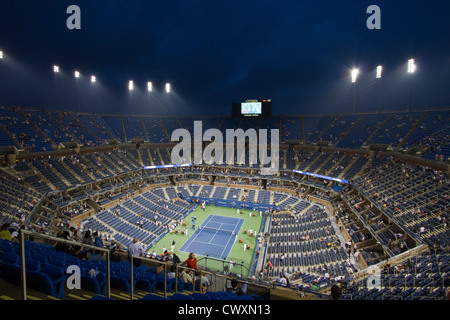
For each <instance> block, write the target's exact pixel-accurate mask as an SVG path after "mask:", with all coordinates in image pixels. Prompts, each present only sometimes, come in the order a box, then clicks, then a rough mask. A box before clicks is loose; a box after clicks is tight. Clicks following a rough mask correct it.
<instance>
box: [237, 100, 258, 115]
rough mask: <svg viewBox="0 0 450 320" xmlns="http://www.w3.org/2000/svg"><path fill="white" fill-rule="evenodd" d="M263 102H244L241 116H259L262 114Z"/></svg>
mask: <svg viewBox="0 0 450 320" xmlns="http://www.w3.org/2000/svg"><path fill="white" fill-rule="evenodd" d="M261 110H262V102H242V103H241V114H242V115H244V116H245V115H258V114H261Z"/></svg>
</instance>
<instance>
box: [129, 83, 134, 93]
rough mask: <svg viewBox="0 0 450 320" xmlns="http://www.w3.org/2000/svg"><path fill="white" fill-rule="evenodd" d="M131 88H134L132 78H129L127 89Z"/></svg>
mask: <svg viewBox="0 0 450 320" xmlns="http://www.w3.org/2000/svg"><path fill="white" fill-rule="evenodd" d="M133 89H134V83H133V80H130V81H129V82H128V90H129V91H133Z"/></svg>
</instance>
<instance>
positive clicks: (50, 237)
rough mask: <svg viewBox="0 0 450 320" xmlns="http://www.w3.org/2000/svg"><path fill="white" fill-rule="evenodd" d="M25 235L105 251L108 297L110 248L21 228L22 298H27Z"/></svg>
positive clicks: (108, 291) (109, 293)
mask: <svg viewBox="0 0 450 320" xmlns="http://www.w3.org/2000/svg"><path fill="white" fill-rule="evenodd" d="M26 236H33V237H39V238H43V239H46V240H51V241H56V242H62V243H67V244H72V245H76V246H81V247H85V248H90V249H93V250H97V251H102V252H105V253H106V261H107V263H106V266H107V267H106V275H107V277H106V279H107V280H106V281H107V282H106V296H107V297H108V298H109V297H110V295H111V283H110V276H111V270H110V267H109V265H110V250H109V249H105V248H100V247H96V246H92V245H88V244H85V243H81V242H77V241H73V240H66V239H63V238H58V237H53V236H49V235H46V234H42V233H37V232H32V231H29V230H25V229H21V230H20V235H19V246H20V267H21V287H22V298H23V300H27V288H26V281H27V280H26V261H25V237H26Z"/></svg>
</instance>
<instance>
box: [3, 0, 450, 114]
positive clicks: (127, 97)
mask: <svg viewBox="0 0 450 320" xmlns="http://www.w3.org/2000/svg"><path fill="white" fill-rule="evenodd" d="M70 5H77V6H79V8H80V10H81V29H79V30H76V29H75V30H69V29H68V28H67V26H66V21H67V19H68V18H69V17H70V16H71V14H68V13H66V10H67V8H68V7H69V6H70ZM370 5H377V6H379V8H380V10H381V20H380V21H381V29H378V30H377V29H374V30H370V29H368V28H367V26H366V21H367V19H368V18H369V17H370V16H371V14H368V13H366V10H367V8H368V7H369V6H370ZM449 9H450V1H447V0H430V1H422V0H420V1H403V0H402V1H397V0H391V1H379V0H375V1H373V0H371V1H364V0H362V1H357V0H353V1H343V0H340V1H324V0H318V1H299V0H298V1H284V0H277V1H275V0H270V1H269V0H258V1H253V0H240V1H235V0H226V1H218V0H201V1H200V0H190V1H185V0H183V1H175V0H158V1H154V0H142V1H141V0H128V1H125V0H121V1H117V0H89V1H78V0H77V1H76V0H73V1H65V0H45V1H44V0H39V1H31V0H27V1H23V0H14V1H2V2H1V4H0V50H2V51H3V52H4V59H2V60H0V93H1V103H2V105H7V106H21V107H29V108H47V109H54V108H56V107H57V108H58V109H60V110H67V111H75V110H76V101H77V100H78V106H79V109H78V110H79V111H80V112H93V111H94V108H95V111H96V112H100V113H114V114H116V113H119V114H127V113H138V114H154V115H180V116H189V115H193V116H196V115H210V116H215V115H220V116H223V115H225V116H229V115H231V104H232V102H233V101H240V100H245V99H255V98H269V99H272V102H273V114H274V115H280V114H281V115H286V114H291V115H292V114H317V113H348V112H351V111H352V101H353V98H354V97H355V98H356V100H355V101H356V103H355V111H357V112H359V111H364V112H366V111H376V110H377V103H378V94H379V93H380V99H381V108H382V110H383V111H387V110H405V109H407V108H408V101H409V100H408V97H409V92H410V88H412V93H413V95H412V106H413V108H414V109H418V108H445V107H450V103H449V101H450V99H449V98H450V90H449V89H448V88H449V84H450V22H449V21H450V16H449V15H450V10H449ZM409 58H414V59H415V62H416V65H417V71H416V72H415V73H414V75H413V76H412V77H411V76H410V75H408V74H407V71H406V68H407V60H408V59H409ZM379 64H381V65H383V77H382V79H381V82H380V84H381V90H380V91H378V81H377V79H376V78H375V70H376V66H377V65H379ZM53 65H58V66H59V67H60V71H61V72H60V73H58V74H57V75H56V77H55V74H54V73H53ZM354 67H356V68H358V69H359V70H360V75H359V77H358V79H357V82H356V85H355V88H353V85H352V84H351V81H350V72H351V69H352V68H354ZM75 70H78V71H79V72H80V73H81V77H80V78H79V79H77V80H75V77H74V71H75ZM91 75H95V76H96V78H97V82H96V83H95V84H92V83H90V76H91ZM129 80H133V81H134V84H135V90H134V91H133V92H129V91H128V81H129ZM147 81H152V83H153V88H154V91H153V92H151V93H148V92H147V87H146V86H147ZM166 82H170V83H171V86H172V92H171V93H170V94H166V93H165V92H164V85H165V83H166ZM411 86H412V87H411ZM55 87H56V99H55ZM353 89H355V95H353V93H354V91H353Z"/></svg>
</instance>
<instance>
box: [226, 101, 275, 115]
mask: <svg viewBox="0 0 450 320" xmlns="http://www.w3.org/2000/svg"><path fill="white" fill-rule="evenodd" d="M231 116H232V117H233V118H239V117H271V116H272V99H249V100H245V101H239V102H233V104H232V110H231Z"/></svg>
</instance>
